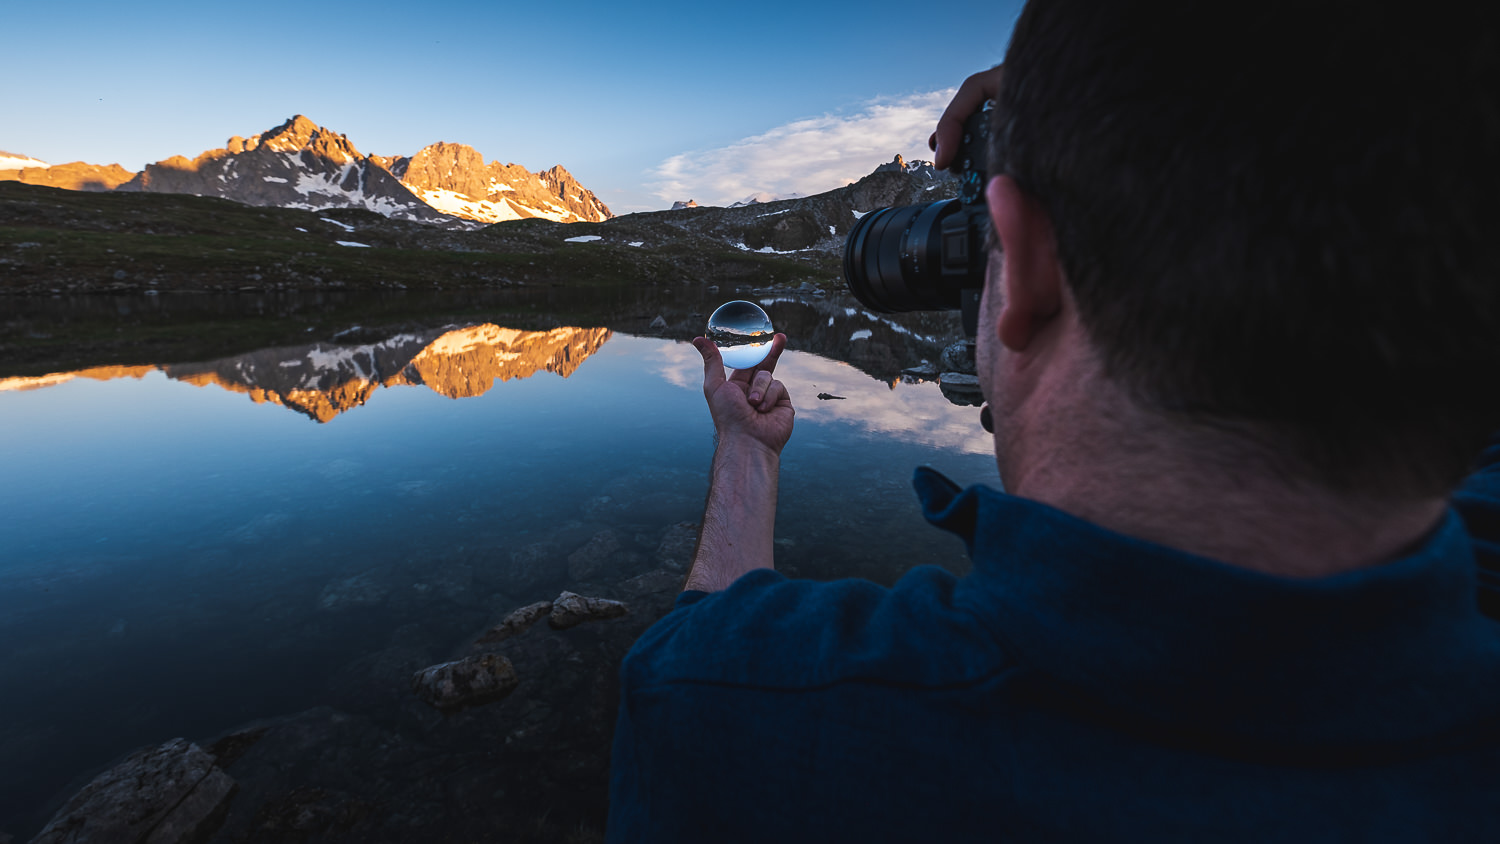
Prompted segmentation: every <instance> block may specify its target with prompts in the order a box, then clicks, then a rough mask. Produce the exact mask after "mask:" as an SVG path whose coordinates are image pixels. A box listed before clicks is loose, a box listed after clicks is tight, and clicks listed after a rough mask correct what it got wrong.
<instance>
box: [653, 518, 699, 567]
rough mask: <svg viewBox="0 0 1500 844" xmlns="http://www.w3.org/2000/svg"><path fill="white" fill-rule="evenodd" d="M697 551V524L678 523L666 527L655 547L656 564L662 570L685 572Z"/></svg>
mask: <svg viewBox="0 0 1500 844" xmlns="http://www.w3.org/2000/svg"><path fill="white" fill-rule="evenodd" d="M697 551H698V523H697V522H678V523H677V524H675V525H672V526H670V527H668V528H667V529H666V530H665V531H663V532H662V535H661V543H660V544H659V545H657V546H656V562H657V564H659V565H661V566H662V567H664V568H667V569H670V570H672V571H677V572H685V571H687V570H688V566H689V565H690V564H692V562H693V554H695V553H696V552H697Z"/></svg>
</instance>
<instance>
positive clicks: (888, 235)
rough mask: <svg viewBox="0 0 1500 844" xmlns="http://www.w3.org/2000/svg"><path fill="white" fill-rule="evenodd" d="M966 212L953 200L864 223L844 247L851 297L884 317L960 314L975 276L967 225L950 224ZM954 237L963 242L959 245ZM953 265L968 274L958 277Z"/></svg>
mask: <svg viewBox="0 0 1500 844" xmlns="http://www.w3.org/2000/svg"><path fill="white" fill-rule="evenodd" d="M963 210H964V207H963V205H962V203H960V202H959V201H958V200H956V199H949V200H945V201H942V202H933V203H929V204H927V205H907V206H903V207H900V208H882V209H880V210H879V211H872V212H871V213H869V214H866V215H865V216H864V217H862V218H860V221H859V222H858V223H856V224H855V225H854V228H853V229H851V230H850V232H849V237H848V240H847V241H845V244H844V281H845V283H847V284H848V286H849V292H851V293H853V294H854V298H856V299H858V300H859V302H860V304H862V305H864V306H865V307H867V308H869V309H870V310H872V311H878V312H881V313H901V312H905V311H941V310H953V309H957V308H959V307H960V302H961V298H962V294H961V290H962V288H963V287H964V286H965V283H966V282H968V281H969V279H970V277H971V275H972V273H971V272H969V271H968V269H969V268H968V266H967V265H968V257H969V255H968V253H969V252H970V250H969V249H968V245H969V244H968V241H969V240H970V239H971V238H970V237H968V236H967V235H966V234H965V230H966V228H967V226H966V222H967V221H966V220H960V219H955V220H948V218H949V217H951V216H953V215H954V214H958V213H960V212H961V211H963ZM966 216H967V215H966ZM945 220H947V221H948V222H947V224H946V225H945V223H944V221H945ZM955 233H957V234H958V235H959V238H958V240H959V241H961V242H955V238H954V236H953V235H954V234H955ZM945 240H946V243H947V248H948V254H946V255H945V253H944V244H945ZM955 252H961V253H963V254H962V255H958V254H954V253H955ZM955 260H960V261H961V262H962V265H963V270H964V271H962V272H955V271H954V270H955V269H956V267H955V266H954V265H955ZM981 260H982V258H981ZM945 267H947V269H946V271H945Z"/></svg>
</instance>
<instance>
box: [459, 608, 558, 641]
mask: <svg viewBox="0 0 1500 844" xmlns="http://www.w3.org/2000/svg"><path fill="white" fill-rule="evenodd" d="M550 612H552V602H551V601H537V602H536V603H534V604H527V605H526V606H524V607H521V608H520V609H518V610H516V611H515V612H512V613H511V614H510V615H508V616H506V617H505V620H504V621H502V622H500V623H499V624H497V625H495V626H494V627H491V628H490V629H489V630H486V631H485V632H484V635H482V636H480V637H479V638H478V639H475V640H474V644H476V645H488V644H490V643H493V642H503V641H505V640H506V639H509V638H510V637H512V636H519V635H520V634H522V633H524V632H526V628H528V627H530V626H531V625H533V624H535V623H536V622H537V621H538V620H539V619H541V618H542V617H543V616H545V615H547V614H548V613H550Z"/></svg>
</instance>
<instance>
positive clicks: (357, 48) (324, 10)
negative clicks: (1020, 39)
mask: <svg viewBox="0 0 1500 844" xmlns="http://www.w3.org/2000/svg"><path fill="white" fill-rule="evenodd" d="M1020 6H1021V3H1020V0H1002V2H989V3H979V2H970V1H969V0H961V1H960V2H948V3H932V4H924V5H923V6H921V7H919V6H916V5H912V4H904V3H903V4H898V3H886V2H862V3H854V2H835V3H819V2H779V0H777V2H760V3H733V4H730V3H719V2H714V0H699V2H655V3H635V4H632V3H624V2H618V3H611V2H593V1H592V0H588V1H587V2H575V3H567V4H562V3H545V2H533V3H525V4H520V3H504V2H489V3H485V2H468V0H464V2H450V3H444V4H433V5H427V6H423V5H419V4H412V3H404V4H396V3H389V2H383V0H382V2H373V3H361V4H351V3H339V2H321V3H285V2H276V0H272V1H271V2H253V3H238V4H228V3H212V4H203V3H201V2H193V3H187V2H152V3H131V2H86V1H84V0H47V2H35V3H30V4H20V3H17V4H11V8H10V9H9V10H7V11H6V12H5V13H4V15H3V16H0V18H3V20H4V21H5V23H6V30H7V33H8V37H7V39H6V46H5V49H4V50H3V51H0V79H4V80H5V83H4V90H5V92H6V93H5V96H4V98H3V99H0V149H3V150H6V151H9V152H12V153H18V154H22V155H29V156H32V157H35V158H39V159H42V160H44V161H47V162H49V163H52V164H61V163H64V162H68V161H79V160H82V161H88V162H90V163H95V164H108V163H112V162H118V163H120V164H122V165H124V166H125V167H126V168H128V169H131V170H138V169H140V168H141V167H142V166H143V165H144V164H146V163H148V162H152V161H157V160H160V159H163V158H166V157H168V156H171V155H186V156H188V157H192V156H195V155H197V154H198V153H200V152H202V151H204V150H207V149H214V148H218V147H221V146H223V145H224V142H225V141H226V140H227V139H228V138H229V137H230V136H231V135H244V136H249V135H254V134H258V133H260V132H263V131H265V130H267V129H270V128H271V127H273V126H276V125H278V124H279V123H281V122H282V121H284V120H286V119H287V118H288V117H291V116H292V115H293V114H305V115H307V116H308V117H310V118H312V119H313V120H314V121H316V122H317V123H319V124H321V125H323V126H326V127H327V128H329V129H332V130H334V131H337V132H342V133H344V134H346V135H348V136H349V139H350V140H351V141H353V143H354V144H355V146H356V147H358V148H359V150H360V151H361V152H364V153H367V154H369V153H378V154H381V155H410V154H412V153H414V152H416V151H417V150H418V149H420V148H422V147H423V146H426V145H427V144H430V143H435V142H437V141H450V142H454V143H464V144H468V145H470V146H473V147H474V148H476V149H477V150H479V152H480V153H481V154H483V155H484V157H485V159H486V160H487V161H488V160H495V159H498V160H501V161H506V162H514V163H517V164H521V165H523V166H525V167H527V168H528V169H531V170H541V169H544V168H547V167H550V166H552V165H554V164H561V165H563V166H564V167H566V168H568V170H570V171H571V172H572V173H573V174H574V175H575V176H577V177H578V179H579V180H580V181H581V182H582V183H583V184H584V185H585V186H587V187H589V188H591V189H592V190H593V191H594V192H595V193H597V194H599V196H600V197H601V198H602V199H603V200H604V201H605V202H606V203H607V204H608V205H609V206H610V207H611V209H613V210H614V211H615V212H616V213H628V212H630V211H642V210H652V209H657V208H664V207H667V206H669V205H670V204H671V203H672V201H674V200H678V199H683V200H686V199H690V198H691V199H697V200H698V201H699V202H703V203H714V204H722V203H728V202H732V201H734V200H736V199H740V198H743V197H744V196H746V195H748V194H750V193H753V192H757V191H770V192H772V193H778V194H785V193H791V192H797V193H804V194H808V193H817V192H820V191H823V190H828V189H831V188H834V187H837V186H838V185H839V184H842V183H844V182H845V181H847V180H851V179H854V178H857V177H859V176H861V175H864V174H865V173H867V172H869V171H870V170H871V169H873V168H874V166H875V165H876V164H879V163H881V162H883V161H889V160H890V159H891V157H892V156H894V155H896V154H897V153H901V154H903V155H906V156H907V157H908V158H910V157H928V154H927V151H926V146H925V139H926V136H927V133H928V132H929V131H930V129H931V123H932V122H933V121H934V120H935V119H936V115H937V114H938V113H939V112H940V111H941V109H942V106H943V104H945V103H946V101H947V97H948V95H949V94H950V93H951V89H952V88H953V87H954V86H956V85H957V84H958V83H959V82H961V81H962V80H963V78H964V77H965V76H967V75H968V74H969V73H971V72H973V71H975V70H979V69H982V68H985V67H989V66H991V65H993V64H995V63H997V62H999V61H1000V59H1001V57H1002V56H1003V54H1004V49H1005V44H1006V41H1007V39H1008V38H1009V36H1010V30H1011V28H1012V27H1013V25H1014V22H1015V17H1016V15H1017V14H1018V13H1019V10H1020Z"/></svg>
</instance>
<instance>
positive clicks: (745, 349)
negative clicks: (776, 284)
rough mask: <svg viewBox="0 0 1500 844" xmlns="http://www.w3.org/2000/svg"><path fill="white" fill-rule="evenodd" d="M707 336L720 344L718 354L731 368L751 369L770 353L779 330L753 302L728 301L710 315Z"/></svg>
mask: <svg viewBox="0 0 1500 844" xmlns="http://www.w3.org/2000/svg"><path fill="white" fill-rule="evenodd" d="M703 336H705V337H707V338H708V339H710V340H712V341H713V343H714V345H715V346H718V347H719V356H720V357H722V358H723V359H724V365H725V366H727V367H729V368H730V369H750V368H752V367H754V366H756V365H757V364H759V363H760V362H761V361H763V360H765V359H766V355H768V354H770V353H771V339H772V338H773V337H775V336H776V329H774V328H772V327H771V318H770V317H768V316H766V312H765V311H764V310H761V307H760V305H757V304H755V303H754V302H745V301H740V300H736V301H734V302H725V303H724V304H722V305H720V306H719V307H718V309H716V310H715V311H714V312H713V315H712V316H710V317H709V318H708V331H707V332H705V333H704V335H703Z"/></svg>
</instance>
